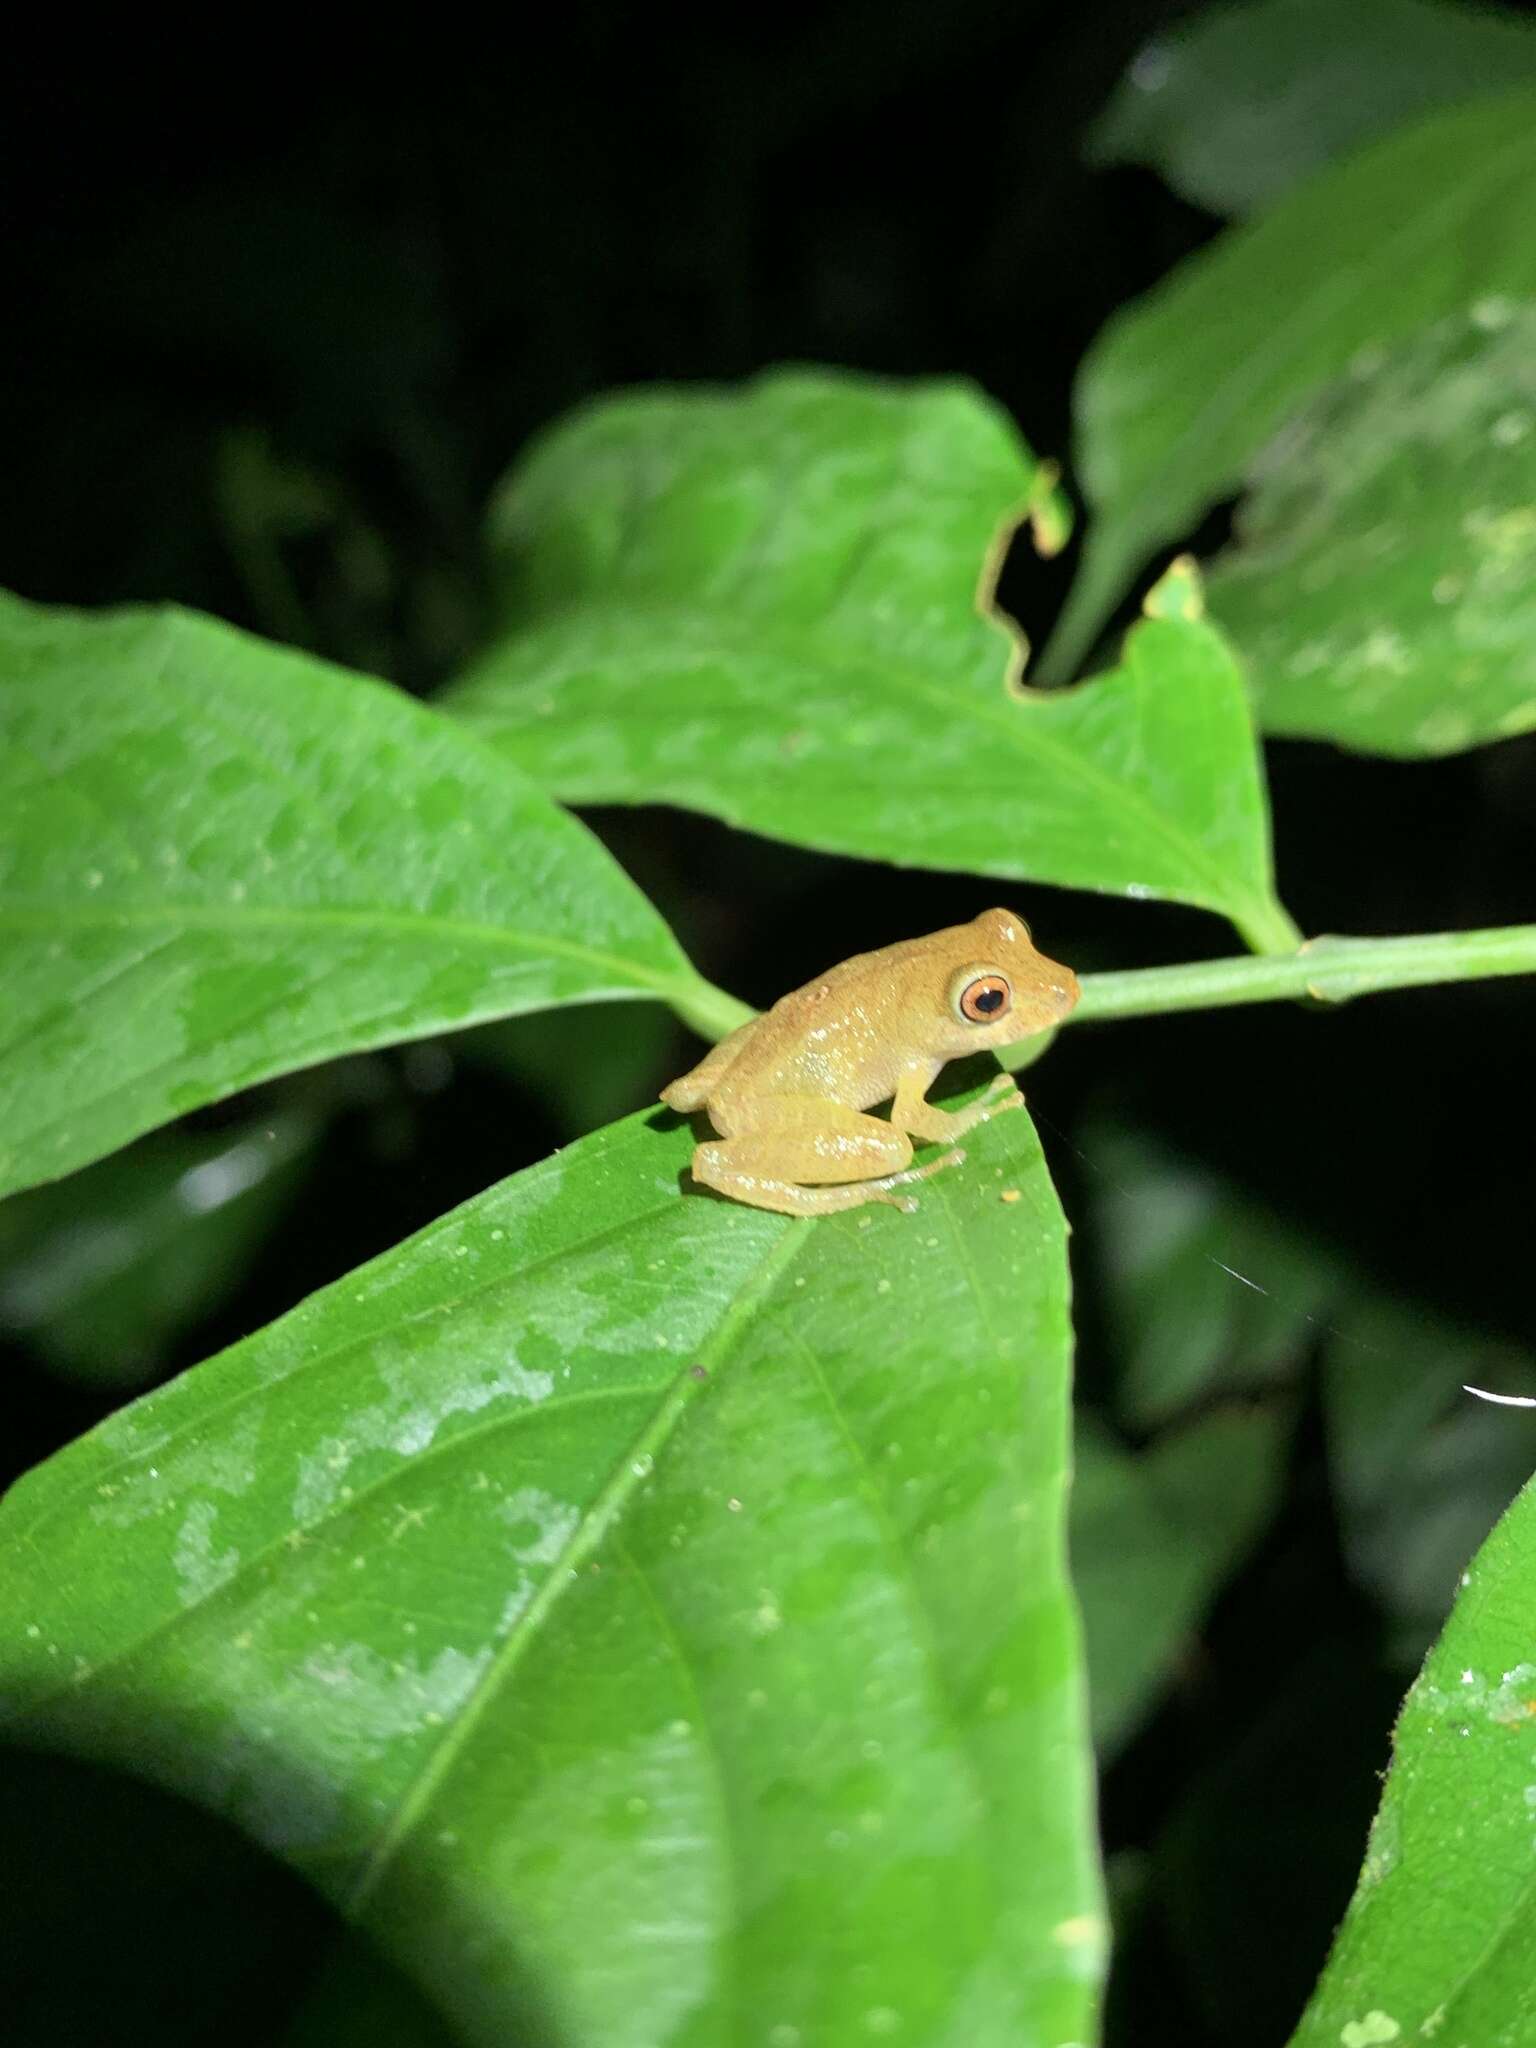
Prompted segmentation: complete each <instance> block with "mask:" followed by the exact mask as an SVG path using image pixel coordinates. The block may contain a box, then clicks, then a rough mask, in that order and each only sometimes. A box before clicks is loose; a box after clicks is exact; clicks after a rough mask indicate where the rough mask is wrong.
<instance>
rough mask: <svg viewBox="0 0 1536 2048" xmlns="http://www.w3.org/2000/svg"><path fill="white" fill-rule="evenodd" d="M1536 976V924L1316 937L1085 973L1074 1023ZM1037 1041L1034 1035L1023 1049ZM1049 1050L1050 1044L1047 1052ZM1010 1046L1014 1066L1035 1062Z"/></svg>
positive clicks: (696, 1017) (691, 999) (693, 994)
mask: <svg viewBox="0 0 1536 2048" xmlns="http://www.w3.org/2000/svg"><path fill="white" fill-rule="evenodd" d="M1500 974H1536V924H1512V925H1505V926H1503V927H1501V928H1499V929H1497V930H1494V931H1486V932H1424V933H1420V934H1418V935H1416V936H1415V937H1413V938H1408V939H1340V938H1334V937H1331V936H1330V937H1325V938H1319V939H1308V940H1307V941H1306V943H1305V944H1304V945H1303V946H1301V947H1300V948H1299V949H1298V950H1297V951H1295V952H1289V953H1278V954H1277V953H1265V954H1260V955H1257V956H1255V955H1251V954H1246V953H1245V954H1242V955H1240V956H1239V957H1238V958H1237V959H1235V960H1194V961H1190V962H1188V963H1186V964H1185V965H1182V966H1178V967H1133V968H1127V969H1126V970H1125V971H1124V972H1122V973H1118V974H1085V975H1084V976H1083V977H1082V990H1083V994H1082V1000H1081V1001H1080V1002H1079V1004H1078V1006H1077V1008H1076V1009H1075V1010H1074V1011H1073V1012H1072V1015H1071V1016H1070V1017H1069V1018H1068V1019H1067V1022H1068V1023H1069V1024H1092V1023H1099V1022H1102V1021H1103V1019H1105V1018H1106V1017H1157V1016H1161V1015H1163V1014H1164V1013H1165V1012H1167V1011H1171V1010H1216V1009H1222V1008H1225V1007H1228V1006H1230V1005H1231V1004H1234V1003H1277V1002H1284V1001H1286V1000H1287V999H1288V998H1295V997H1298V996H1310V997H1311V998H1312V999H1313V1000H1314V1001H1315V1002H1321V1003H1346V1002H1348V1001H1349V999H1350V997H1351V996H1368V995H1375V994H1377V993H1378V992H1379V991H1381V990H1383V989H1389V988H1422V987H1423V986H1424V985H1425V984H1426V983H1429V982H1439V981H1488V980H1491V979H1492V978H1493V977H1494V976H1495V975H1500ZM671 1003H672V1007H673V1009H674V1010H675V1011H676V1012H677V1014H678V1016H679V1017H681V1018H682V1020H683V1022H684V1023H685V1024H687V1025H689V1026H690V1027H691V1028H692V1029H693V1030H695V1031H697V1032H698V1033H699V1035H700V1037H701V1038H715V1039H719V1038H724V1037H725V1035H726V1033H727V1032H728V1031H734V1030H735V1029H736V1027H737V1025H738V1024H745V1023H746V1022H747V1021H748V1019H749V1018H751V1017H755V1016H756V1015H757V1012H756V1011H755V1010H753V1009H752V1008H751V1007H750V1006H749V1005H748V1004H746V1003H743V1002H739V1001H738V1000H737V998H736V997H735V996H731V995H727V994H726V992H725V990H724V989H722V988H716V987H714V985H713V984H712V983H710V982H707V981H705V980H703V978H702V977H701V978H700V979H699V980H698V981H696V982H694V983H692V984H691V985H689V986H688V987H687V988H685V989H683V990H681V991H678V992H676V993H673V994H672V996H671ZM1032 1043H1033V1041H1030V1040H1025V1041H1023V1044H1024V1045H1030V1044H1032ZM1039 1049H1040V1050H1043V1049H1044V1048H1043V1044H1042V1046H1041V1047H1040V1048H1039ZM1020 1050H1021V1048H1020V1047H1009V1048H1007V1049H1006V1051H1005V1053H1004V1055H1003V1063H1004V1065H1005V1066H1008V1067H1013V1068H1017V1067H1020V1066H1024V1065H1027V1064H1028V1061H1027V1059H1025V1058H1022V1057H1018V1056H1017V1055H1018V1054H1019V1053H1020Z"/></svg>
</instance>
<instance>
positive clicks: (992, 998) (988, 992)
mask: <svg viewBox="0 0 1536 2048" xmlns="http://www.w3.org/2000/svg"><path fill="white" fill-rule="evenodd" d="M971 1000H972V1001H973V1003H974V1004H975V1006H976V1008H977V1009H978V1010H980V1012H981V1014H982V1015H983V1016H984V1017H990V1016H991V1014H992V1012H993V1011H994V1010H1000V1009H1001V1008H1002V1007H1003V992H1002V990H1001V989H1000V988H984V989H983V990H982V991H981V993H980V995H977V996H973V997H972V999H971Z"/></svg>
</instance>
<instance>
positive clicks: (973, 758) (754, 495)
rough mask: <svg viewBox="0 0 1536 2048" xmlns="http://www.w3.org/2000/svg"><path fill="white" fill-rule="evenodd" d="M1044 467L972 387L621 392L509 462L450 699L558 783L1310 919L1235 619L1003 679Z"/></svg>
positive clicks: (870, 384)
mask: <svg viewBox="0 0 1536 2048" xmlns="http://www.w3.org/2000/svg"><path fill="white" fill-rule="evenodd" d="M1050 474H1051V472H1050V471H1049V469H1048V466H1046V465H1041V464H1037V463H1036V462H1035V461H1034V459H1033V458H1032V457H1031V456H1030V454H1029V452H1028V450H1027V449H1025V447H1024V446H1023V444H1022V442H1021V441H1020V440H1019V438H1018V435H1017V434H1016V433H1015V431H1014V429H1013V427H1012V426H1011V424H1010V423H1009V422H1008V420H1007V419H1006V418H1004V416H1003V415H1002V414H1001V413H1000V412H999V411H998V410H997V409H996V408H995V407H994V406H992V405H991V404H990V403H989V402H988V401H987V400H985V399H984V398H983V397H982V396H981V395H980V394H979V393H978V392H976V391H974V390H972V389H970V388H969V387H967V386H964V385H959V384H936V383H913V384H899V383H894V382H881V381H877V380H875V379H872V378H861V377H852V376H840V375H833V374H831V373H825V372H823V373H816V372H809V371H794V372H780V373H776V374H774V375H771V376H767V377H763V378H759V379H758V380H757V381H755V382H754V383H752V384H749V385H746V386H744V387H742V388H740V389H738V390H714V389H703V390H687V391H673V390H659V391H651V392H641V393H629V394H621V395H619V396H617V397H614V398H609V399H605V400H603V401H601V402H600V403H598V404H596V405H593V406H589V407H587V408H585V409H584V410H582V411H580V412H578V413H577V414H575V415H574V416H573V417H572V418H570V419H568V420H566V421H563V422H561V423H559V424H557V425H556V426H555V427H554V428H553V429H552V430H551V431H550V432H549V433H548V434H546V435H545V436H544V438H543V439H542V441H540V442H539V443H538V444H537V446H536V447H535V448H534V450H533V451H532V452H531V453H530V454H529V455H528V457H527V458H526V459H525V460H524V461H523V462H522V463H520V464H519V465H518V467H517V469H516V470H514V472H513V473H512V476H511V477H510V479H509V480H508V483H507V485H506V486H505V488H504V490H503V492H502V494H501V497H500V499H499V501H498V505H497V509H496V513H495V518H494V522H493V533H492V537H493V545H494V549H495V553H496V558H497V561H498V563H499V565H500V576H501V582H502V585H503V590H504V599H505V612H506V623H505V625H504V628H503V630H502V631H501V632H500V634H499V635H498V636H497V638H496V639H495V641H494V642H493V644H492V645H491V646H490V648H489V649H488V650H487V651H486V653H485V654H484V655H483V656H482V657H481V658H480V660H479V661H478V662H477V663H476V664H475V665H474V666H473V667H472V668H471V669H470V671H469V672H468V674H467V675H466V676H465V677H464V678H463V679H462V680H461V681H460V682H459V683H458V684H457V685H456V686H455V687H454V688H453V689H452V690H451V691H450V692H449V694H448V696H447V697H446V698H445V699H444V702H445V704H446V705H447V707H448V708H449V709H451V710H452V711H454V712H456V713H457V714H458V715H459V716H460V717H462V718H464V719H466V720H468V721H469V722H471V723H472V724H473V725H474V726H475V727H476V728H477V729H478V730H479V731H480V732H482V733H484V734H485V735H486V737H488V738H490V739H492V740H494V741H496V742H497V743H498V744H499V745H503V746H505V747H506V748H507V749H508V751H509V752H510V753H511V754H512V756H513V758H514V759H515V760H516V761H517V762H518V763H519V764H520V765H521V766H522V767H524V768H526V769H527V771H528V772H529V773H530V774H531V775H533V776H534V777H535V778H536V779H537V780H538V781H539V782H541V783H542V784H543V785H544V787H545V788H547V789H548V790H549V791H550V792H551V793H552V794H553V795H555V796H558V797H560V798H562V799H564V800H565V801H567V802H571V803H627V804H640V803H673V804H682V805H686V806H687V807H689V808H690V809H694V810H700V811H707V812H710V813H711V814H713V815H714V816H716V817H719V818H723V819H725V821H726V822H727V823H728V824H733V825H740V826H745V827H747V828H749V829H751V830H753V831H756V832H762V833H765V834H768V835H771V836H772V837H774V838H778V839H787V840H791V841H793V842H795V843H796V844H799V845H803V846H813V847H818V848H822V849H824V850H826V851H828V852H833V853H845V854H853V855H857V856H859V857H861V858H864V859H873V860H889V861H895V862H897V863H899V864H900V865H902V866H907V867H928V868H949V869H954V870H957V871H959V872H963V873H968V874H977V875H990V876H995V877H997V878H998V879H1000V880H1008V881H1031V882H1053V883H1061V884H1066V885H1068V886H1071V887H1075V888H1083V889H1100V890H1105V891H1109V892H1112V893H1116V894H1123V895H1129V896H1138V897H1164V898H1172V899H1173V900H1175V901H1178V902H1181V903H1193V904H1198V905H1200V906H1201V907H1202V908H1204V909H1208V910H1213V911H1215V912H1217V913H1218V914H1219V915H1221V916H1224V917H1227V918H1230V919H1231V920H1232V921H1233V922H1234V923H1235V924H1236V925H1237V926H1238V927H1239V929H1240V930H1242V931H1243V933H1244V934H1245V936H1247V937H1248V938H1249V940H1250V942H1251V943H1253V944H1255V945H1266V946H1277V947H1280V948H1284V947H1286V946H1288V945H1290V944H1293V943H1294V933H1293V932H1292V931H1291V930H1290V927H1289V924H1288V922H1287V920H1286V919H1285V917H1284V914H1283V912H1281V911H1280V910H1279V908H1278V906H1277V905H1276V903H1275V901H1274V895H1273V888H1272V882H1271V876H1270V866H1269V828H1268V814H1267V810H1266V805H1265V795H1264V789H1263V784H1262V778H1261V771H1260V765H1259V758H1258V750H1257V746H1256V742H1255V738H1254V734H1253V730H1252V725H1251V718H1250V713H1249V710H1248V706H1247V703H1246V699H1245V695H1244V692H1243V688H1242V683H1241V679H1240V677H1239V675H1238V673H1237V670H1236V667H1235V665H1234V663H1233V661H1232V659H1231V656H1230V653H1229V651H1228V649H1227V648H1226V646H1225V644H1224V643H1223V642H1222V640H1221V638H1220V636H1219V635H1218V634H1216V633H1214V632H1212V631H1211V629H1210V628H1209V627H1206V626H1202V625H1200V624H1199V623H1197V622H1194V621H1188V620H1186V621H1176V620H1175V619H1173V618H1168V619H1162V620H1151V621H1147V622H1145V623H1143V624H1142V625H1141V626H1140V627H1138V628H1137V629H1136V631H1135V632H1133V634H1132V635H1131V636H1130V639H1129V640H1128V642H1127V645H1126V649H1125V654H1124V658H1123V660H1122V662H1121V664H1120V665H1119V666H1118V667H1117V668H1115V669H1114V670H1113V671H1112V672H1111V673H1109V674H1107V675H1105V676H1102V677H1100V678H1098V679H1097V680H1096V681H1094V682H1092V683H1089V684H1085V685H1084V686H1083V687H1082V688H1081V689H1078V690H1073V691H1063V692H1059V693H1055V694H1051V695H1044V694H1041V693H1040V692H1038V691H1035V690H1030V689H1019V688H1017V687H1013V686H1011V684H1010V678H1011V675H1012V670H1013V668H1014V666H1016V663H1015V661H1014V650H1013V648H1012V646H1011V643H1010V638H1009V635H1008V634H1007V633H1006V632H1005V631H1004V630H1003V628H1002V626H1001V624H1000V623H999V622H998V621H997V619H996V618H994V617H992V616H990V615H984V613H983V611H979V610H978V604H977V599H978V582H979V581H980V582H982V583H983V584H984V583H985V581H986V575H984V569H986V571H987V573H988V574H989V573H990V567H995V563H996V547H997V542H998V535H999V533H1000V532H1005V531H1006V527H1007V523H1008V522H1009V521H1010V519H1013V518H1017V517H1018V516H1019V515H1020V514H1021V512H1023V511H1024V510H1025V509H1026V508H1027V507H1029V506H1030V505H1031V504H1033V505H1034V508H1035V510H1034V520H1035V523H1036V525H1037V526H1039V527H1040V528H1041V537H1042V538H1043V540H1044V542H1045V544H1046V545H1050V544H1052V543H1053V542H1054V541H1056V540H1057V539H1059V537H1060V536H1059V534H1058V533H1057V532H1056V531H1055V530H1054V528H1053V521H1052V518H1050V517H1047V516H1045V514H1044V513H1043V512H1042V509H1041V505H1042V501H1041V499H1040V492H1041V489H1042V482H1041V479H1042V476H1044V477H1045V478H1046V481H1047V486H1048V484H1049V476H1050ZM1052 502H1053V501H1052V500H1050V499H1049V498H1047V499H1046V500H1045V501H1044V503H1045V506H1046V507H1047V508H1049V506H1050V505H1051V503H1052ZM1021 544H1022V543H1021ZM981 595H982V597H983V599H985V598H986V596H987V592H986V591H985V589H983V591H982V592H981Z"/></svg>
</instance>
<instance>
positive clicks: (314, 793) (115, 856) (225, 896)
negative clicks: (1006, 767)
mask: <svg viewBox="0 0 1536 2048" xmlns="http://www.w3.org/2000/svg"><path fill="white" fill-rule="evenodd" d="M0 812H3V814H4V817H5V823H6V830H5V836H4V840H3V842H0V1043H3V1048H4V1058H3V1065H0V1192H5V1191H6V1190H8V1189H11V1188H15V1187H20V1186H23V1185H25V1184H26V1183H28V1182H30V1181H37V1180H44V1179H49V1178H52V1177H54V1176H56V1175H59V1174H62V1173H65V1172H67V1171H68V1170H69V1169H70V1168H71V1167H75V1166H79V1165H82V1164H83V1163H84V1162H85V1161H87V1160H89V1159H93V1158H97V1157H99V1156H100V1155H101V1154H102V1153H103V1152H107V1151H110V1150H111V1149H112V1148H113V1147H114V1146H117V1145H121V1144H123V1143H124V1142H126V1140H128V1139H129V1138H132V1137H135V1136H137V1135H138V1133H139V1132H141V1131H144V1130H147V1129H149V1128H150V1127H151V1126H152V1125H154V1124H157V1123H163V1122H165V1121H166V1120H167V1119H168V1118H171V1117H173V1116H177V1115H179V1114H180V1113H181V1112H183V1111H185V1110H188V1109H192V1108H194V1107H195V1106H196V1105H198V1104H199V1103H204V1102H210V1101H213V1100H214V1099H216V1098H217V1097H219V1096H223V1095H228V1094H231V1093H233V1092H234V1090H236V1089H238V1088H244V1087H247V1086H249V1084H250V1083H251V1082H253V1081H259V1080H263V1079H265V1078H266V1077H267V1076H268V1075H271V1074H277V1073H282V1072H286V1071H288V1070H290V1069H293V1068H296V1067H303V1066H309V1065H313V1064H314V1063H315V1062H317V1061H319V1060H323V1059H329V1058H331V1057H333V1056H334V1055H335V1054H337V1053H342V1052H352V1051H356V1050H358V1049H360V1048H362V1047H366V1046H375V1045H382V1044H387V1043H390V1042H392V1041H394V1040H398V1039H404V1038H421V1037H425V1036H427V1035H428V1034H430V1033H432V1032H435V1031H441V1030H443V1029H445V1028H447V1027H448V1026H451V1025H458V1024H465V1023H469V1022H472V1021H475V1020H478V1019H480V1018H485V1017H493V1016H504V1015H509V1014H512V1013H515V1012H517V1011H520V1010H528V1009H534V1008H538V1007H540V1006H542V1005H549V1004H556V1003H564V1002H569V1001H570V1000H571V999H572V998H574V997H583V996H584V997H592V996H598V995H602V996H608V997H612V996H639V995H650V996H654V995H661V996H664V997H667V998H668V999H670V1000H674V1001H679V1002H682V1003H684V1004H687V1003H688V1002H690V1001H696V1000H697V999H698V997H699V994H700V992H701V991H702V990H703V988H704V985H703V984H701V983H700V982H699V981H698V978H697V976H695V975H694V974H693V972H692V970H691V969H690V968H689V966H688V963H687V962H686V960H684V958H683V956H682V954H681V952H680V951H679V950H678V947H677V945H676V943H675V941H674V940H673V939H672V937H671V934H670V933H669V932H668V931H667V929H666V927H665V926H664V925H663V923H662V922H661V919H660V918H659V917H658V916H657V915H656V913H655V911H654V910H652V908H651V906H650V905H649V904H648V903H647V902H646V901H645V899H644V898H643V897H642V896H641V895H640V893H639V891H638V890H637V889H635V888H634V886H633V885H632V884H631V883H630V882H629V881H628V880H627V879H626V877H625V876H624V875H623V874H622V873H621V872H620V871H619V869H618V868H617V867H616V866H615V865H614V864H613V862H612V861H611V860H609V858H608V856H607V855H606V854H605V853H604V852H603V850H602V848H601V847H599V846H598V845H597V843H596V842H595V841H594V840H593V839H592V838H591V836H590V835H589V834H588V833H587V832H586V831H585V830H584V828H583V827H582V826H580V825H578V824H577V823H576V822H575V820H574V819H571V818H568V817H566V816H564V815H563V814H562V813H561V812H560V811H558V810H557V809H556V808H555V807H554V806H553V805H552V804H551V803H549V801H548V800H547V799H546V798H545V797H543V796H541V795H540V794H539V792H538V791H537V790H536V789H534V788H533V787H532V785H531V784H529V783H528V782H526V781H525V780H524V779H523V777H521V776H520V775H519V774H518V772H517V770H516V769H515V768H514V767H513V766H512V765H511V764H510V763H509V762H507V761H506V760H505V759H504V758H500V757H498V756H497V755H496V754H494V753H493V752H492V751H491V750H490V749H489V748H486V747H484V746H482V745H481V744H480V743H479V742H478V741H477V740H476V739H475V738H474V737H473V736H472V735H470V734H467V733H465V732H463V731H461V730H459V729H458V728H457V727H456V726H454V725H453V724H452V722H451V721H449V720H446V719H444V718H442V717H440V716H439V715H438V714H437V713H435V712H432V711H429V710H424V709H423V708H422V707H421V706H419V705H416V704H413V703H412V702H411V701H410V700H409V699H408V698H406V697H404V696H402V695H401V694H400V693H399V692H397V691H395V690H392V689H390V688H388V687H387V686H385V685H382V684H379V683H374V682H370V681H368V680H367V679H365V678H363V677H361V676H355V675H349V674H347V673H346V672H345V671H343V670H340V669H335V668H331V667H329V666H327V665H326V664H324V663H321V662H318V661H314V660H311V659H309V658H308V657H307V656H303V655H297V654H292V653H288V652H285V651H284V650H282V649H280V648H276V647H271V646H267V645H264V644H263V643H262V642H261V641H258V640H253V639H251V638H249V637H248V636H247V635H245V634H243V633H238V632H235V631H233V630H232V629H231V628H229V627H227V626H222V625H219V624H218V623H216V622H215V621H214V620H211V619H204V618H198V617H195V616H193V615H190V614H188V613H184V612H178V611H173V610H156V611H140V610H132V611H122V612H111V613H105V614H99V615H95V616H91V615H87V614H83V613H78V612H68V611H49V610H44V609H41V608H39V607H36V606H32V605H28V604H23V603H22V602H20V601H19V600H18V599H14V598H7V597H0Z"/></svg>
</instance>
